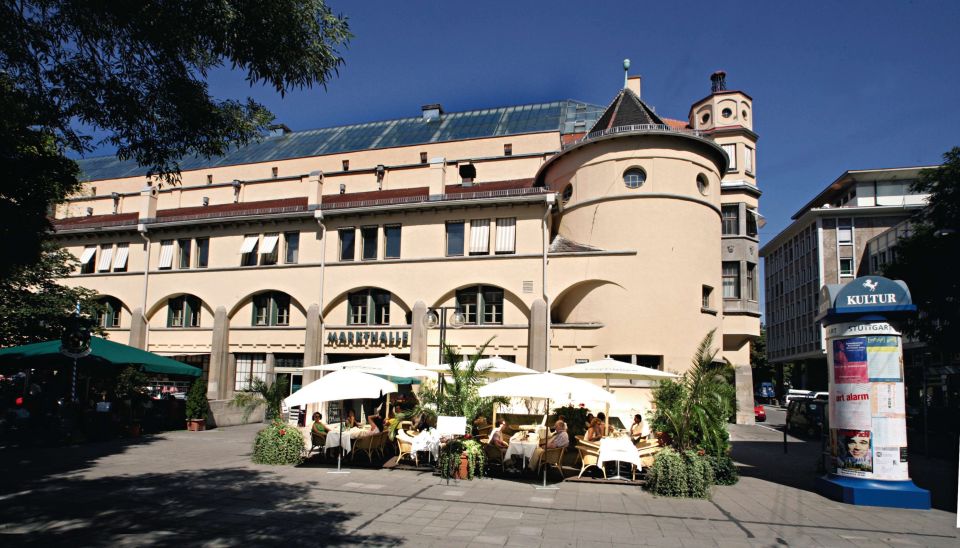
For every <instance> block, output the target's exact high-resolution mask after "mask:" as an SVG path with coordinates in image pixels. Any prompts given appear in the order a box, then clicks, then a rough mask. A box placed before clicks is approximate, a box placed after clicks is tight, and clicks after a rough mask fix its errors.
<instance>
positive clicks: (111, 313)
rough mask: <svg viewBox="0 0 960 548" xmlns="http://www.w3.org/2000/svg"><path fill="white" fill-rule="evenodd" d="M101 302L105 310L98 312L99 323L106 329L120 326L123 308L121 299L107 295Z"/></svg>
mask: <svg viewBox="0 0 960 548" xmlns="http://www.w3.org/2000/svg"><path fill="white" fill-rule="evenodd" d="M100 304H101V305H102V306H103V310H100V311H98V312H97V324H98V325H99V326H100V327H103V328H106V329H110V328H112V327H120V309H121V308H122V306H121V305H120V301H118V300H117V299H114V298H113V297H106V298H103V299H100Z"/></svg>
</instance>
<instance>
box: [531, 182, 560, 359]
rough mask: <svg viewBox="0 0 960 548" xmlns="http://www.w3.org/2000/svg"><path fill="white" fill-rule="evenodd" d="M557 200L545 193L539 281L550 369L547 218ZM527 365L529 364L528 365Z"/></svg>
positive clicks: (551, 194) (548, 230)
mask: <svg viewBox="0 0 960 548" xmlns="http://www.w3.org/2000/svg"><path fill="white" fill-rule="evenodd" d="M556 201H557V195H556V194H554V193H552V192H551V193H550V194H547V196H546V199H545V200H544V204H545V205H546V208H545V211H544V212H543V259H542V261H541V262H542V270H543V273H542V274H543V280H542V282H541V287H542V288H543V302H544V303H545V304H546V307H547V321H546V322H545V325H546V330H547V332H546V336H545V337H544V340H545V343H546V346H547V348H546V352H547V355H546V356H545V359H544V369H545V370H546V371H550V296H549V295H548V294H547V248H548V246H549V245H550V228H549V226H548V225H547V219H548V218H549V217H550V211H551V210H552V209H553V204H554V202H556ZM528 367H529V365H528Z"/></svg>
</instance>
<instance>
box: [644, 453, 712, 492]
mask: <svg viewBox="0 0 960 548" xmlns="http://www.w3.org/2000/svg"><path fill="white" fill-rule="evenodd" d="M714 483H715V482H714V472H713V466H712V465H711V461H710V458H709V457H706V456H704V455H700V454H699V453H698V452H696V451H685V452H683V453H678V452H677V451H674V450H673V449H664V450H663V451H661V452H660V453H658V454H657V456H656V458H655V459H654V461H653V466H651V467H650V470H649V472H647V487H648V488H649V489H650V490H651V491H652V492H653V494H655V495H660V496H664V497H694V498H701V499H705V498H709V496H710V488H711V487H712V486H713V485H714Z"/></svg>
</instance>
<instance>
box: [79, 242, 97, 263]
mask: <svg viewBox="0 0 960 548" xmlns="http://www.w3.org/2000/svg"><path fill="white" fill-rule="evenodd" d="M96 254H97V246H95V245H88V246H87V247H85V248H83V254H81V255H80V264H87V263H89V262H90V260H91V259H93V256H94V255H96Z"/></svg>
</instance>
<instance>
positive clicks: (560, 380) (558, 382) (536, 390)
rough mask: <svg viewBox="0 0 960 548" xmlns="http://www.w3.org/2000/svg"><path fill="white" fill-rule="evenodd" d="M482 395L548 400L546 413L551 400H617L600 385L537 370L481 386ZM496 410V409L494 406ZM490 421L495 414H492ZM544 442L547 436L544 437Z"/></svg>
mask: <svg viewBox="0 0 960 548" xmlns="http://www.w3.org/2000/svg"><path fill="white" fill-rule="evenodd" d="M478 393H479V395H480V396H482V397H492V396H505V397H510V398H541V399H545V400H547V412H548V413H549V410H550V400H553V401H568V402H569V401H576V402H582V401H601V402H604V403H606V404H607V405H608V406H609V404H610V403H612V402H614V401H616V398H615V397H614V395H613V394H611V393H610V392H607V391H606V390H604V389H603V388H600V387H599V386H597V385H595V384H593V383H590V382H587V381H583V380H580V379H576V378H573V377H568V376H563V375H555V374H553V373H538V374H536V375H517V376H515V377H508V378H506V379H503V380H499V381H496V382H492V383H490V384H488V385H486V386H481V387H480V390H479V391H478ZM494 413H496V408H494ZM493 423H494V425H496V423H497V417H496V414H494V417H493ZM544 443H546V436H544ZM538 489H547V475H546V470H544V475H543V487H538Z"/></svg>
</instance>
